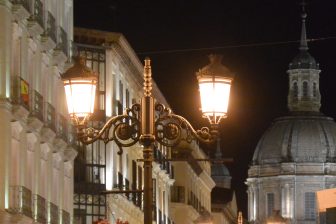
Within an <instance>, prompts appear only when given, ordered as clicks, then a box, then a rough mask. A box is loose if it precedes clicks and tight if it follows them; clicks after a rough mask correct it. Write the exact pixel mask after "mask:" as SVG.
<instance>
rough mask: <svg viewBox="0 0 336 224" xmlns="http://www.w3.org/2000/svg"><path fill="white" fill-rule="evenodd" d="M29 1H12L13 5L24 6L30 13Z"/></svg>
mask: <svg viewBox="0 0 336 224" xmlns="http://www.w3.org/2000/svg"><path fill="white" fill-rule="evenodd" d="M29 2H30V1H29V0H12V4H13V5H22V6H23V7H24V8H25V9H26V10H27V11H28V12H30V6H29Z"/></svg>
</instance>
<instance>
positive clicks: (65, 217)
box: [62, 210, 70, 224]
mask: <svg viewBox="0 0 336 224" xmlns="http://www.w3.org/2000/svg"><path fill="white" fill-rule="evenodd" d="M62 224H70V213H69V212H67V211H65V210H62Z"/></svg>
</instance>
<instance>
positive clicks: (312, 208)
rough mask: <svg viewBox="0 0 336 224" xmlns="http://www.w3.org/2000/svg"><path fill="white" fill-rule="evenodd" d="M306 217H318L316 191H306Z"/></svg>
mask: <svg viewBox="0 0 336 224" xmlns="http://www.w3.org/2000/svg"><path fill="white" fill-rule="evenodd" d="M304 205H305V219H306V220H315V218H316V198H315V193H314V192H305V201H304Z"/></svg>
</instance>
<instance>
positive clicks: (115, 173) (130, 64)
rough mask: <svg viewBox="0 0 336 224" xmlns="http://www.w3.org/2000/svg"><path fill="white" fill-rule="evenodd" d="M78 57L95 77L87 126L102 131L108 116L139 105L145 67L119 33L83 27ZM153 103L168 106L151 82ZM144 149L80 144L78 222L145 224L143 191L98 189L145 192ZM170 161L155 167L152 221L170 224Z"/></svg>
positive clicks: (160, 151) (160, 155) (161, 153)
mask: <svg viewBox="0 0 336 224" xmlns="http://www.w3.org/2000/svg"><path fill="white" fill-rule="evenodd" d="M75 42H76V48H77V51H78V54H79V55H81V56H82V57H84V58H85V59H86V65H87V66H88V67H90V68H91V69H92V70H93V71H95V72H97V73H98V74H99V79H98V87H97V93H96V102H97V103H96V105H95V112H94V114H95V115H94V117H93V118H92V120H93V122H92V123H91V125H93V126H95V127H97V128H101V127H102V125H103V124H104V123H105V122H106V121H107V120H108V119H109V118H110V117H112V116H115V115H120V114H123V113H124V111H125V110H126V108H131V106H132V104H134V103H139V102H140V99H141V97H142V95H143V89H142V87H143V86H142V84H143V65H142V63H141V62H140V61H139V59H138V58H137V56H136V54H135V53H134V51H133V49H132V48H131V46H130V45H129V44H128V42H127V41H126V39H125V38H124V36H123V35H122V34H120V33H112V32H104V31H98V30H90V29H83V28H76V29H75ZM153 95H154V97H155V99H156V100H157V102H160V103H163V104H165V105H168V104H167V102H166V100H165V98H164V97H163V95H162V94H161V92H160V90H159V89H158V88H157V86H156V84H155V83H153ZM169 153H170V151H169V149H168V148H167V147H164V146H162V145H159V144H157V145H155V150H154V157H155V158H156V159H159V160H162V159H164V158H166V157H168V155H169ZM142 156H143V155H142V147H141V146H140V145H139V144H138V143H137V144H135V145H133V146H130V147H127V148H126V147H125V148H123V149H122V151H121V150H120V148H119V147H118V146H117V144H116V143H115V142H109V143H108V144H105V143H104V142H100V141H98V142H95V143H93V144H90V145H88V146H82V147H81V150H80V152H79V156H78V158H77V159H76V162H75V164H76V170H75V178H76V181H75V201H74V209H75V210H74V213H75V220H76V223H81V224H82V223H91V222H93V221H96V220H98V219H99V218H101V219H104V218H107V219H108V220H109V221H110V223H117V222H118V221H119V222H120V221H121V222H126V221H128V222H129V223H132V224H133V223H134V224H136V223H143V197H142V193H138V192H130V193H114V194H107V195H102V194H100V193H101V192H102V191H125V190H126V191H134V190H141V189H142V188H143V183H144V180H143V163H142V162H141V159H142V158H143V157H142ZM173 172H174V171H173V166H172V164H171V162H168V161H160V162H154V163H153V211H152V213H153V220H155V221H156V223H173V221H172V220H171V217H170V209H169V198H170V186H171V185H172V184H173V182H174V179H173Z"/></svg>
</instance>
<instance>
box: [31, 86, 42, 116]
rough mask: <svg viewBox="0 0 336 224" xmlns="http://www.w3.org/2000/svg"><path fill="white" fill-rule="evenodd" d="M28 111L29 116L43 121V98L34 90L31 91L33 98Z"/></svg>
mask: <svg viewBox="0 0 336 224" xmlns="http://www.w3.org/2000/svg"><path fill="white" fill-rule="evenodd" d="M30 109H31V114H32V115H33V116H34V117H37V118H38V119H40V120H41V121H43V96H42V95H41V94H40V93H39V92H37V91H36V90H33V98H32V103H31V108H30Z"/></svg>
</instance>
